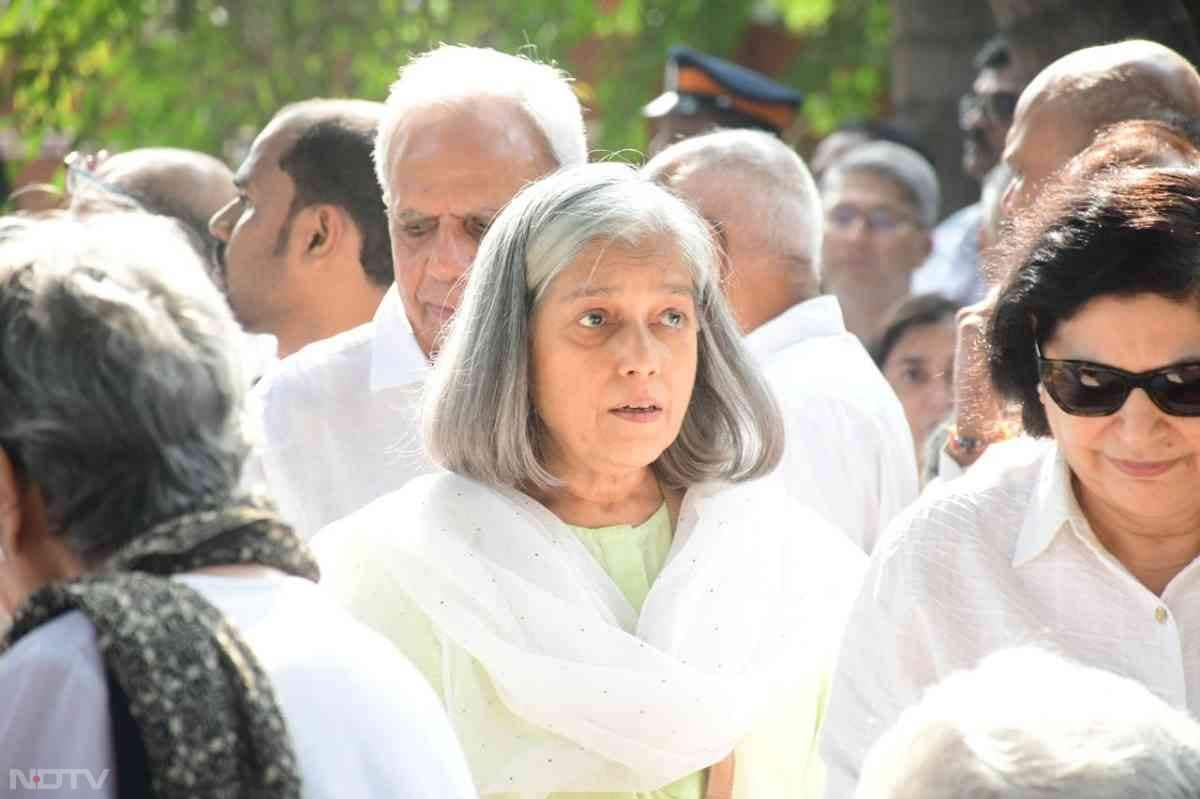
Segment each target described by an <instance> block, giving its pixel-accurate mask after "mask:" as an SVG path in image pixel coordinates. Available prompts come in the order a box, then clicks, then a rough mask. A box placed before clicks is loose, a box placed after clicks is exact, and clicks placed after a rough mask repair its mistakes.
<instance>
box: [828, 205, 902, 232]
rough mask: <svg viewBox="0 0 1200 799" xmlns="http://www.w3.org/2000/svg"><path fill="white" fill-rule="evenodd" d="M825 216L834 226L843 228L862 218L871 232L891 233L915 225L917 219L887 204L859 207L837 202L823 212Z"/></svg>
mask: <svg viewBox="0 0 1200 799" xmlns="http://www.w3.org/2000/svg"><path fill="white" fill-rule="evenodd" d="M825 216H826V218H827V219H828V220H829V222H830V224H832V225H833V226H834V227H836V228H841V229H843V230H845V229H847V228H849V227H851V226H853V225H854V223H855V222H857V221H858V220H860V219H861V220H862V221H863V223H864V224H865V225H866V226H867V230H870V231H871V232H872V233H892V232H893V231H895V230H897V229H898V228H901V227H904V226H906V225H910V226H916V224H917V220H915V219H913V218H912V217H911V216H906V215H904V214H901V213H899V212H897V211H895V210H893V209H891V208H888V207H887V206H882V205H880V206H876V207H874V208H859V207H858V206H857V205H850V204H848V203H838V204H837V205H835V206H833V207H832V208H830V209H829V210H828V211H827V212H826V213H825Z"/></svg>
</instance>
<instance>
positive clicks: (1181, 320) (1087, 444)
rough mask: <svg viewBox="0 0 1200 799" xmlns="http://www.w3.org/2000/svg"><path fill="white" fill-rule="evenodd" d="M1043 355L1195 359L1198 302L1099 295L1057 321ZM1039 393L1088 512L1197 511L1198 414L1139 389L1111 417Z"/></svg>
mask: <svg viewBox="0 0 1200 799" xmlns="http://www.w3.org/2000/svg"><path fill="white" fill-rule="evenodd" d="M1042 355H1043V356H1044V357H1046V358H1056V359H1064V360H1082V361H1093V362H1095V363H1099V364H1104V365H1106V366H1115V367H1117V368H1119V369H1124V370H1126V371H1130V372H1142V371H1146V370H1149V369H1156V368H1158V367H1161V366H1167V365H1169V364H1176V363H1182V362H1187V361H1200V308H1197V307H1196V305H1195V304H1194V303H1191V302H1185V303H1178V302H1174V301H1172V300H1168V299H1166V298H1164V297H1159V296H1157V295H1151V294H1139V295H1135V296H1133V297H1100V298H1097V299H1094V300H1092V301H1091V302H1089V303H1088V304H1087V305H1085V306H1083V308H1082V309H1081V310H1080V311H1079V312H1078V313H1077V314H1075V316H1073V317H1072V318H1071V319H1069V320H1067V321H1064V322H1062V323H1060V324H1059V326H1058V329H1057V330H1056V331H1055V333H1054V335H1053V336H1052V337H1051V338H1050V339H1048V340H1047V341H1046V342H1045V344H1044V345H1043V346H1042ZM1039 396H1040V398H1041V402H1042V405H1043V406H1044V407H1045V409H1046V417H1047V419H1048V420H1049V422H1050V429H1051V431H1052V432H1053V433H1054V438H1055V439H1056V440H1057V441H1058V445H1059V447H1060V448H1061V449H1062V451H1063V454H1064V455H1065V456H1066V459H1067V463H1068V464H1069V465H1070V467H1071V471H1072V472H1073V473H1074V475H1075V477H1076V479H1077V480H1078V486H1079V489H1080V495H1079V500H1080V503H1081V504H1082V506H1083V508H1084V509H1085V510H1087V511H1089V515H1091V511H1093V510H1101V511H1103V512H1106V513H1108V514H1110V515H1113V514H1116V515H1118V516H1120V517H1125V518H1131V519H1134V520H1147V521H1151V520H1153V519H1155V518H1158V519H1162V520H1164V521H1167V520H1171V519H1181V518H1183V519H1186V518H1188V517H1189V516H1191V515H1200V490H1197V487H1198V486H1200V463H1198V462H1197V458H1198V457H1200V417H1185V416H1171V415H1168V414H1166V413H1164V412H1163V411H1162V410H1160V409H1159V408H1158V406H1156V405H1155V404H1154V403H1153V402H1151V401H1150V398H1149V397H1148V396H1147V395H1146V393H1145V391H1143V390H1142V389H1135V390H1134V391H1133V392H1131V393H1130V395H1129V397H1128V398H1127V399H1126V400H1125V404H1124V405H1123V406H1121V408H1120V409H1119V410H1118V411H1117V412H1116V413H1114V414H1112V415H1111V416H1072V415H1070V414H1068V413H1066V412H1065V411H1063V410H1062V409H1061V408H1059V407H1058V405H1057V404H1056V403H1055V402H1054V400H1053V399H1052V398H1051V397H1050V396H1049V395H1048V394H1047V393H1046V391H1045V389H1044V388H1039Z"/></svg>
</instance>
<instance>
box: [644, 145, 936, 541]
mask: <svg viewBox="0 0 1200 799" xmlns="http://www.w3.org/2000/svg"><path fill="white" fill-rule="evenodd" d="M645 170H646V172H647V174H648V175H650V176H651V177H652V178H654V179H655V180H657V181H659V182H661V183H663V184H665V185H666V186H668V187H670V188H671V189H672V190H673V191H675V192H677V193H678V194H680V195H681V196H683V197H685V198H686V199H688V200H689V201H690V202H691V203H692V204H693V205H695V206H696V207H697V209H698V210H699V211H700V212H701V213H702V214H703V215H704V216H705V218H706V219H708V220H709V222H710V223H711V224H712V226H713V228H714V230H715V231H716V235H717V238H718V240H719V241H720V243H721V246H722V250H723V256H724V257H723V274H722V281H721V285H722V287H723V288H724V290H725V294H726V297H727V298H728V300H729V304H730V307H731V309H732V310H733V314H734V316H735V318H736V319H737V321H738V324H739V326H740V327H741V329H742V330H743V331H744V332H745V333H746V339H745V341H746V345H747V346H748V347H749V348H750V350H751V352H753V353H754V354H755V356H756V357H757V358H758V360H759V362H760V363H761V364H762V366H763V368H764V370H765V372H766V375H767V378H768V380H769V381H770V383H771V385H772V387H773V388H774V390H775V394H776V398H777V399H778V401H779V403H780V405H781V406H782V407H783V409H784V416H785V419H786V421H787V424H788V430H787V433H788V446H787V451H786V460H785V464H786V465H785V468H786V469H787V470H788V480H789V483H790V484H791V486H792V490H793V491H794V492H795V493H796V495H797V496H798V497H799V498H800V499H801V501H803V502H804V503H805V504H807V505H809V506H811V507H813V508H814V509H816V510H817V511H818V512H819V513H821V514H822V515H823V516H825V517H826V518H827V519H829V520H830V521H831V522H833V524H835V525H836V526H838V527H840V528H841V529H842V530H843V531H845V533H846V534H847V535H849V536H850V538H851V539H853V540H854V541H855V543H857V544H858V545H859V546H861V547H862V548H863V549H864V550H865V551H867V552H870V551H871V548H872V546H873V545H874V543H875V539H876V537H877V536H878V534H879V531H880V530H881V529H882V528H883V527H884V526H885V525H886V524H887V523H888V522H889V521H890V520H891V519H892V517H893V516H895V515H896V514H897V513H899V511H900V510H902V509H903V508H904V507H905V506H907V505H908V504H909V503H910V502H911V501H912V500H913V499H915V498H916V495H917V468H916V460H915V456H914V454H913V448H912V436H911V434H910V433H909V430H908V423H907V422H906V421H905V417H904V411H903V409H902V408H901V407H900V403H899V401H898V400H897V399H896V395H895V394H894V393H893V392H892V389H891V388H890V387H889V386H888V384H887V382H886V381H885V380H884V379H883V376H882V375H881V374H880V373H879V370H878V369H877V368H876V366H875V364H874V362H873V361H872V360H871V358H870V356H869V355H868V354H867V352H866V350H865V349H864V348H863V346H862V344H860V343H859V341H858V339H857V337H855V336H854V335H853V334H851V333H849V332H847V331H846V327H845V324H844V323H843V321H842V314H841V309H840V308H839V306H838V301H837V298H836V297H832V296H820V295H819V290H818V283H819V279H818V264H819V262H820V252H821V238H822V229H821V227H822V211H821V200H820V198H819V197H818V196H817V190H816V186H815V185H814V183H813V180H812V177H811V176H810V175H809V172H808V169H807V168H806V167H805V166H804V162H803V161H801V160H800V158H799V157H798V156H797V155H796V154H795V153H794V152H792V150H791V149H790V148H788V147H787V145H785V144H783V143H782V142H780V141H779V140H778V139H775V138H774V137H771V136H769V135H765V134H762V133H759V132H755V131H732V130H731V131H722V132H718V133H711V134H708V135H705V136H700V137H696V138H693V139H689V140H686V141H683V142H680V143H678V144H675V145H673V146H672V147H670V148H668V149H667V150H664V151H663V152H662V153H661V154H659V155H658V156H656V157H655V158H654V159H653V160H652V161H651V162H650V163H648V164H647V165H646V167H645Z"/></svg>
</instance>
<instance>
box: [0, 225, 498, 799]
mask: <svg viewBox="0 0 1200 799" xmlns="http://www.w3.org/2000/svg"><path fill="white" fill-rule="evenodd" d="M237 333H238V328H237V325H236V324H235V322H234V320H233V316H232V314H231V313H230V311H229V308H228V306H227V305H226V304H225V301H224V299H223V298H222V297H221V295H220V293H219V292H218V290H217V288H216V287H215V286H214V285H213V284H212V282H211V281H210V280H209V278H208V276H207V274H206V273H205V270H204V265H203V263H202V262H201V259H200V257H199V256H198V255H197V254H196V253H195V251H194V250H193V249H192V248H191V247H190V246H189V245H188V243H187V242H186V241H185V239H183V238H182V236H181V235H180V233H179V231H178V229H177V228H176V227H175V226H174V225H173V224H171V223H168V222H166V221H165V220H160V219H156V218H154V217H150V216H147V215H145V214H140V213H139V214H119V215H89V216H86V217H83V218H80V217H77V216H74V215H62V216H60V217H54V218H47V219H39V220H30V219H21V220H17V219H9V220H4V221H3V222H2V223H0V553H2V554H0V612H2V613H3V614H4V615H5V617H6V619H7V617H8V616H10V615H11V617H12V618H11V626H10V627H9V628H8V631H7V635H6V636H5V638H4V640H3V642H0V708H3V712H2V713H0V769H2V773H3V774H4V775H5V779H7V780H8V783H7V784H8V786H9V790H10V793H8V794H6V796H11V795H17V796H25V795H26V792H27V791H28V792H32V791H34V790H46V789H47V788H48V787H50V786H54V785H55V784H58V786H59V787H61V788H63V789H67V788H79V793H75V792H73V793H72V795H81V794H82V792H84V791H86V792H87V795H88V796H97V797H105V798H107V797H115V796H118V795H120V796H127V795H139V796H140V795H154V796H187V797H201V798H212V799H215V798H216V797H228V796H271V797H281V798H282V797H342V796H364V797H366V796H377V797H392V796H406V797H407V796H423V797H429V799H434V797H437V798H438V799H441V797H446V796H452V797H469V796H473V795H474V791H473V789H472V786H471V784H470V777H469V775H468V773H467V770H466V766H465V763H464V762H463V760H462V753H461V751H460V750H459V749H458V747H457V744H456V742H455V741H454V738H453V733H452V732H451V730H450V728H449V726H448V724H447V722H446V718H445V715H444V713H443V712H442V711H441V709H440V708H439V707H438V706H437V703H436V701H435V699H434V698H433V696H432V695H431V693H430V691H429V689H428V687H427V686H426V685H425V684H424V682H423V681H422V679H421V678H420V676H418V675H417V674H416V673H415V671H414V670H413V669H412V667H411V666H410V665H409V664H408V663H407V662H405V661H404V659H403V658H402V657H400V656H399V654H398V653H396V651H395V650H394V648H392V647H391V646H390V645H389V644H388V643H387V642H386V641H384V640H382V639H381V638H380V637H379V636H377V635H375V634H374V633H372V632H370V631H369V630H367V629H365V628H363V627H362V626H361V625H358V624H355V623H354V622H353V620H352V619H351V618H350V617H349V616H348V615H347V614H345V613H344V612H343V611H341V610H340V609H338V608H337V607H336V606H335V605H333V603H331V602H329V601H328V599H327V598H326V597H325V596H324V595H323V594H321V593H320V592H319V590H318V588H317V586H316V584H315V582H316V579H317V576H318V572H317V565H316V562H315V561H314V560H313V559H312V557H311V556H310V554H309V553H308V551H307V549H306V548H305V547H304V545H303V544H302V543H301V542H300V540H299V538H297V537H296V535H295V534H294V533H292V531H291V530H290V529H289V528H288V527H287V526H285V525H284V524H282V523H281V522H280V521H279V520H278V519H277V518H276V517H275V515H274V513H273V512H271V511H270V510H269V509H267V508H265V507H263V506H261V505H258V504H256V503H253V502H250V501H246V500H243V499H241V498H239V496H238V493H237V490H236V486H237V483H238V478H239V474H240V472H241V469H242V462H243V460H244V458H245V455H246V444H245V442H244V440H243V436H242V431H241V424H240V419H241V416H242V394H243V389H242V386H243V381H242V379H241V375H240V370H239V368H238V361H237V357H236V354H235V349H234V347H235V345H236V342H237V338H236V336H237ZM6 626H7V625H6ZM331 729H336V730H337V735H336V737H331V736H330V735H329V731H330V730H331ZM64 769H65V770H67V772H68V776H70V779H71V784H67V782H66V781H65V779H64V774H63V770H64ZM81 775H82V776H86V783H87V784H86V785H83V784H82V783H83V782H84V780H83V779H82V776H81ZM92 789H94V790H92Z"/></svg>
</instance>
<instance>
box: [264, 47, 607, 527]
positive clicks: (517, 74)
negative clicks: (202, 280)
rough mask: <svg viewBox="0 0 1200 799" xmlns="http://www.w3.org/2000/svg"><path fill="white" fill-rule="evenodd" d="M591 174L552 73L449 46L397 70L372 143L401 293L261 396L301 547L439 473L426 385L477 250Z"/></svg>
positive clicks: (277, 475) (575, 114)
mask: <svg viewBox="0 0 1200 799" xmlns="http://www.w3.org/2000/svg"><path fill="white" fill-rule="evenodd" d="M586 160H587V144H586V140H585V138H584V129H583V113H582V110H581V109H580V106H579V100H578V99H576V97H575V94H574V93H573V92H572V91H571V85H570V82H569V80H568V78H567V76H566V75H565V74H564V73H563V72H561V71H560V70H558V69H556V68H553V67H551V66H549V65H546V64H540V63H537V62H536V61H533V60H531V59H528V58H524V57H518V56H512V55H507V54H505V53H500V52H497V51H495V50H489V49H486V48H478V47H456V46H441V47H438V48H436V49H434V50H432V51H430V52H428V53H424V54H422V55H419V56H416V57H415V58H413V59H412V60H411V61H410V62H409V63H408V64H407V65H405V66H404V67H403V68H402V69H401V72H400V79H399V80H397V81H396V82H395V84H393V85H392V88H391V92H390V94H389V95H388V99H387V102H386V103H385V105H384V109H383V116H382V119H381V121H380V124H379V131H378V134H377V137H376V142H375V169H376V174H377V176H378V178H379V182H380V184H381V186H382V189H383V197H384V201H385V204H386V205H387V219H388V227H389V231H390V236H391V245H392V265H393V267H394V272H395V278H396V282H395V284H394V286H393V287H392V288H391V289H389V290H388V292H387V293H386V294H385V295H384V298H383V301H382V302H381V303H380V305H379V307H378V309H377V310H376V311H375V316H374V319H373V321H371V322H370V323H368V324H366V325H362V326H360V327H357V328H354V329H353V330H350V331H347V332H345V333H343V334H341V335H338V336H335V337H333V338H331V339H328V340H326V341H323V342H320V343H318V344H317V345H314V346H310V347H307V348H305V350H303V351H302V352H300V353H297V355H296V356H293V357H291V358H288V359H285V361H284V362H283V363H282V364H281V367H280V368H279V369H278V370H277V371H276V372H275V373H274V374H272V375H269V376H268V377H267V379H265V380H264V381H263V383H262V384H261V396H262V407H263V431H264V444H263V449H262V458H261V465H262V468H263V477H264V479H265V483H266V486H267V488H268V489H269V491H270V492H271V494H272V495H273V496H274V498H275V499H276V501H277V502H278V503H279V507H280V511H281V512H282V513H283V515H284V518H286V519H287V520H288V521H289V522H290V523H292V524H294V525H295V526H296V529H297V531H298V532H299V533H300V534H301V535H302V536H304V537H306V538H308V537H311V536H312V535H314V534H315V533H316V532H317V530H319V529H321V527H323V526H324V525H326V524H329V523H330V522H332V521H335V520H337V519H340V518H341V517H343V516H345V515H346V514H348V513H350V512H352V511H355V510H358V509H359V508H361V507H362V506H363V505H366V504H367V503H368V502H370V501H371V500H373V499H375V498H376V497H379V496H381V495H382V494H385V493H387V492H388V491H393V490H395V489H397V488H399V487H400V486H402V485H404V483H405V482H406V481H408V480H409V479H410V478H412V477H413V476H415V475H418V474H423V473H425V472H428V471H430V470H432V468H433V465H432V464H431V463H430V462H429V460H428V459H427V458H426V457H424V455H423V453H422V450H421V441H420V432H419V430H418V425H417V405H418V402H419V397H420V393H421V385H422V383H423V381H424V379H425V376H426V373H427V372H428V370H429V362H430V359H431V358H432V357H433V356H434V355H435V354H436V352H437V347H438V340H439V336H440V335H441V331H442V327H443V325H445V323H446V322H447V320H449V319H450V317H451V315H452V314H453V313H454V311H455V309H456V308H457V306H458V304H459V300H460V298H461V296H462V291H463V286H464V285H465V283H466V279H467V274H468V269H469V267H470V265H471V261H472V259H473V258H474V256H475V251H476V249H477V248H478V246H479V239H480V237H481V236H483V233H484V231H486V230H487V227H488V225H489V224H490V223H491V221H492V217H493V216H495V214H496V213H497V212H498V211H499V210H500V209H501V208H502V207H503V206H504V204H505V203H507V202H508V201H509V200H510V199H512V197H513V195H514V194H516V193H517V191H519V190H520V189H521V187H522V186H524V185H525V184H526V183H529V182H531V181H533V180H536V179H537V178H539V177H541V176H542V175H545V174H547V173H549V172H552V171H554V170H555V169H558V168H559V167H562V166H568V165H571V164H581V163H583V162H584V161H586Z"/></svg>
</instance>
